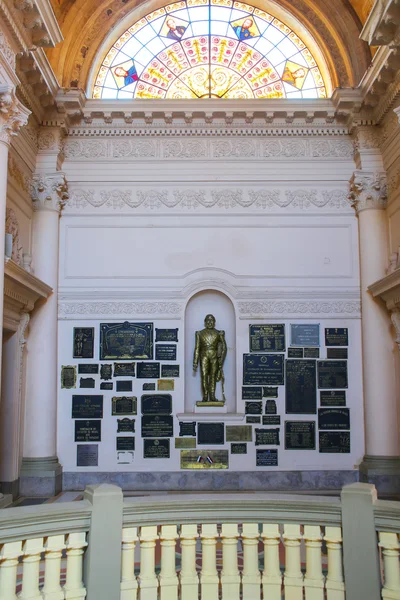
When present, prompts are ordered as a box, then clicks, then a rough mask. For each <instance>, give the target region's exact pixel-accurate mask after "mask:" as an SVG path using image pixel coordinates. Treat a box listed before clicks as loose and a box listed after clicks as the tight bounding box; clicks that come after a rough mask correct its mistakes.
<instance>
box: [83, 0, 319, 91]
mask: <svg viewBox="0 0 400 600" xmlns="http://www.w3.org/2000/svg"><path fill="white" fill-rule="evenodd" d="M93 97H94V98H120V99H129V98H172V99H185V98H326V87H325V84H324V80H323V78H322V75H321V72H320V70H319V68H318V65H317V63H316V61H315V59H314V57H313V56H312V54H311V52H310V51H309V49H308V48H307V47H306V45H305V44H304V43H303V41H302V40H301V39H300V38H299V37H298V35H296V33H294V32H293V31H292V30H291V29H290V28H289V27H287V26H286V25H285V24H284V23H282V22H281V21H279V20H278V19H276V18H275V17H273V16H272V15H270V14H268V13H266V12H264V11H262V10H260V9H258V8H255V7H253V6H249V5H247V4H243V3H241V2H233V1H231V0H184V1H181V2H175V3H174V4H169V5H168V6H165V7H164V8H159V9H158V10H156V11H154V12H152V13H150V14H149V15H147V16H146V17H143V18H142V19H140V20H139V21H137V22H136V23H135V24H134V25H133V26H132V27H130V28H129V29H128V30H127V31H126V32H125V33H124V34H123V35H122V36H121V37H120V38H119V39H118V41H117V42H116V43H115V44H114V45H113V46H112V48H111V49H110V50H109V52H108V54H107V56H106V57H105V59H104V61H103V63H102V65H101V67H100V69H99V72H98V74H97V77H96V80H95V84H94V89H93Z"/></svg>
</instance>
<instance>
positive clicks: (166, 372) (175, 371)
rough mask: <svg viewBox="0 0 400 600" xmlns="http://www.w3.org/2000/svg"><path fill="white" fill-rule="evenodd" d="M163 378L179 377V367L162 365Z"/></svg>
mask: <svg viewBox="0 0 400 600" xmlns="http://www.w3.org/2000/svg"><path fill="white" fill-rule="evenodd" d="M161 377H169V378H171V377H179V365H161Z"/></svg>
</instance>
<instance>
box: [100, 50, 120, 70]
mask: <svg viewBox="0 0 400 600" xmlns="http://www.w3.org/2000/svg"><path fill="white" fill-rule="evenodd" d="M117 54H118V50H117V48H114V47H113V48H111V50H110V51H109V53H108V54H107V56H106V57H105V59H104V60H103V65H104V66H105V67H109V66H110V65H111V63H112V61H113V60H114V58H115V57H116V56H117Z"/></svg>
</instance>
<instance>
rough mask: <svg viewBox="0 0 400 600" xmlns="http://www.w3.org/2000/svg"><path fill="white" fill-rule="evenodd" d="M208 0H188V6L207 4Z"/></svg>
mask: <svg viewBox="0 0 400 600" xmlns="http://www.w3.org/2000/svg"><path fill="white" fill-rule="evenodd" d="M206 4H208V0H187V5H188V6H205V5H206Z"/></svg>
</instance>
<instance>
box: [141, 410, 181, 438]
mask: <svg viewBox="0 0 400 600" xmlns="http://www.w3.org/2000/svg"><path fill="white" fill-rule="evenodd" d="M173 436H174V419H173V417H170V416H169V415H144V416H143V417H142V437H143V438H149V437H151V438H155V437H156V438H164V437H173Z"/></svg>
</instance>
